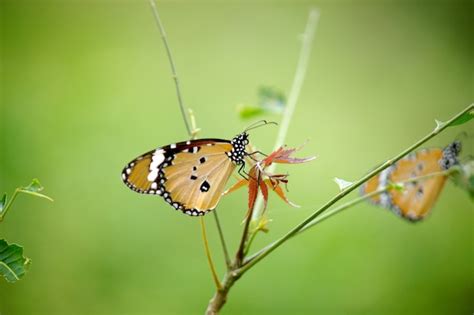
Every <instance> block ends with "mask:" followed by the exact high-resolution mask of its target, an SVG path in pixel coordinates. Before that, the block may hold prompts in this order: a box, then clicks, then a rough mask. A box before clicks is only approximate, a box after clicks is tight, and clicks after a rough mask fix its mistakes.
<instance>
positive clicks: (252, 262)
mask: <svg viewBox="0 0 474 315" xmlns="http://www.w3.org/2000/svg"><path fill="white" fill-rule="evenodd" d="M473 108H474V104H471V105H469V106H468V107H467V108H465V109H464V110H463V111H461V112H460V113H458V114H456V115H455V116H454V117H452V118H451V119H450V120H448V121H446V122H445V123H442V124H438V125H437V126H436V128H435V129H434V130H433V131H431V132H430V133H428V134H427V135H426V136H424V137H423V138H421V139H420V140H418V141H417V142H416V143H414V144H413V145H411V146H410V147H408V148H407V149H405V150H404V151H402V152H401V153H399V154H397V155H396V156H395V157H393V158H392V159H390V160H387V161H386V162H385V163H383V164H382V165H381V166H379V167H377V168H376V169H374V170H373V171H371V172H369V173H368V174H367V175H365V176H363V177H362V178H361V179H359V180H358V181H356V182H355V183H353V184H352V185H351V186H349V187H347V188H346V189H344V190H343V191H341V192H340V193H339V194H337V195H336V196H334V197H333V198H331V199H330V200H329V201H328V202H326V204H324V205H323V206H322V207H320V208H319V209H318V210H316V211H315V212H313V213H312V214H311V215H310V216H309V217H307V218H306V219H305V220H303V221H302V222H301V223H299V224H298V225H297V226H295V227H294V228H293V229H291V230H290V231H289V232H288V233H287V234H285V235H284V236H282V237H281V238H280V239H278V240H276V241H275V242H273V243H271V244H270V245H268V246H267V247H265V249H264V250H262V251H260V252H259V254H256V255H253V256H252V257H250V258H249V259H247V260H246V261H245V262H244V266H243V267H242V268H241V269H240V270H239V271H238V273H239V274H243V273H244V272H246V271H247V270H249V269H250V268H252V267H253V266H254V265H255V264H256V263H258V262H259V261H260V260H262V259H263V258H265V257H266V256H267V255H268V254H270V253H271V252H273V251H274V250H275V249H277V248H278V247H280V246H281V245H282V244H283V243H285V242H286V241H287V240H288V239H290V238H291V237H293V236H294V235H296V234H297V233H298V232H299V231H300V230H301V229H303V228H304V227H305V226H306V225H308V224H309V223H310V222H312V221H313V220H314V219H316V218H317V217H318V216H320V215H321V214H322V213H324V212H325V211H326V210H327V209H329V208H330V207H331V206H332V205H333V204H335V203H336V202H337V201H339V200H340V199H342V198H343V197H345V196H346V195H347V194H349V193H350V192H352V191H353V190H355V189H356V188H357V187H359V186H360V185H362V184H363V183H365V182H366V181H368V180H369V179H370V178H372V177H373V176H375V175H377V174H378V173H380V172H381V171H383V170H384V169H386V168H388V167H390V166H391V165H393V164H394V163H395V162H397V161H398V160H400V159H402V158H403V157H404V156H406V155H407V154H408V153H410V152H411V151H413V150H415V149H416V148H418V147H419V146H421V145H422V144H423V143H425V142H426V141H428V140H430V139H431V138H433V137H434V136H436V135H438V134H439V133H440V132H442V131H443V130H444V129H446V128H447V127H448V126H449V125H450V124H451V123H452V122H453V121H455V120H456V119H458V118H459V117H461V116H462V115H464V114H465V113H468V112H471V111H472V110H473Z"/></svg>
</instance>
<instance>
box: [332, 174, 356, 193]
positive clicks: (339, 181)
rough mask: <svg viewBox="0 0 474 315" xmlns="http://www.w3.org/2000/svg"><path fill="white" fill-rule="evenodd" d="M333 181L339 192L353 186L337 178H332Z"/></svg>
mask: <svg viewBox="0 0 474 315" xmlns="http://www.w3.org/2000/svg"><path fill="white" fill-rule="evenodd" d="M334 181H335V182H336V184H337V186H339V190H341V191H342V190H344V189H346V188H347V187H349V186H351V185H352V184H353V183H352V182H348V181H346V180H344V179H341V178H337V177H334Z"/></svg>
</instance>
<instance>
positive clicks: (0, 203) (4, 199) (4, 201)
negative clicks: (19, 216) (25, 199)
mask: <svg viewBox="0 0 474 315" xmlns="http://www.w3.org/2000/svg"><path fill="white" fill-rule="evenodd" d="M6 204H7V194H3V197H2V199H0V213H2V211H3V208H5V205H6Z"/></svg>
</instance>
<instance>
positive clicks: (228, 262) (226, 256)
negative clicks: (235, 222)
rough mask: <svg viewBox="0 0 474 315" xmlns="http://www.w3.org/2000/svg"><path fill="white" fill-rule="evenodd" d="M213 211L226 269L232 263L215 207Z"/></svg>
mask: <svg viewBox="0 0 474 315" xmlns="http://www.w3.org/2000/svg"><path fill="white" fill-rule="evenodd" d="M213 212H214V219H215V220H216V226H217V231H218V232H219V239H220V240H221V245H222V250H223V251H224V259H225V264H226V266H227V270H229V269H230V266H231V264H232V263H231V261H230V256H229V252H228V251H227V245H226V243H225V239H224V233H223V232H222V228H221V224H220V222H219V216H218V215H217V209H215V210H214V211H213Z"/></svg>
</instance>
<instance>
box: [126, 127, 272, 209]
mask: <svg viewBox="0 0 474 315" xmlns="http://www.w3.org/2000/svg"><path fill="white" fill-rule="evenodd" d="M262 122H263V123H261V124H260V125H256V124H254V125H252V126H251V127H249V128H247V129H246V130H245V131H244V132H242V133H240V134H238V135H236V136H235V137H234V138H233V139H232V140H224V139H198V140H189V141H185V142H179V143H175V144H170V145H167V146H164V147H160V148H157V149H155V150H152V151H150V152H147V153H145V154H143V155H141V156H139V157H138V158H136V159H134V160H133V161H131V162H130V163H128V164H127V166H125V168H124V169H123V171H122V180H123V182H124V183H125V185H127V186H128V187H129V188H130V189H131V190H133V191H136V192H138V193H142V194H152V195H159V196H161V197H162V198H163V199H164V200H165V201H166V202H167V203H169V204H170V205H171V206H172V207H173V208H175V209H176V210H181V211H182V212H183V213H185V214H187V215H191V216H200V215H204V214H206V213H207V212H209V211H211V210H213V209H214V208H215V207H216V206H217V204H218V202H219V200H220V199H221V196H222V193H223V191H224V188H225V185H226V183H227V181H228V179H229V177H230V175H231V174H232V172H233V171H234V170H235V168H236V166H240V168H239V173H240V172H241V171H242V170H243V169H244V167H245V158H246V157H247V156H251V155H252V154H253V153H247V152H246V151H245V147H246V145H247V144H248V143H249V140H248V136H249V135H248V133H247V131H248V130H250V129H254V128H256V127H259V126H261V125H264V124H268V122H266V121H262ZM259 123H260V122H259Z"/></svg>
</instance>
